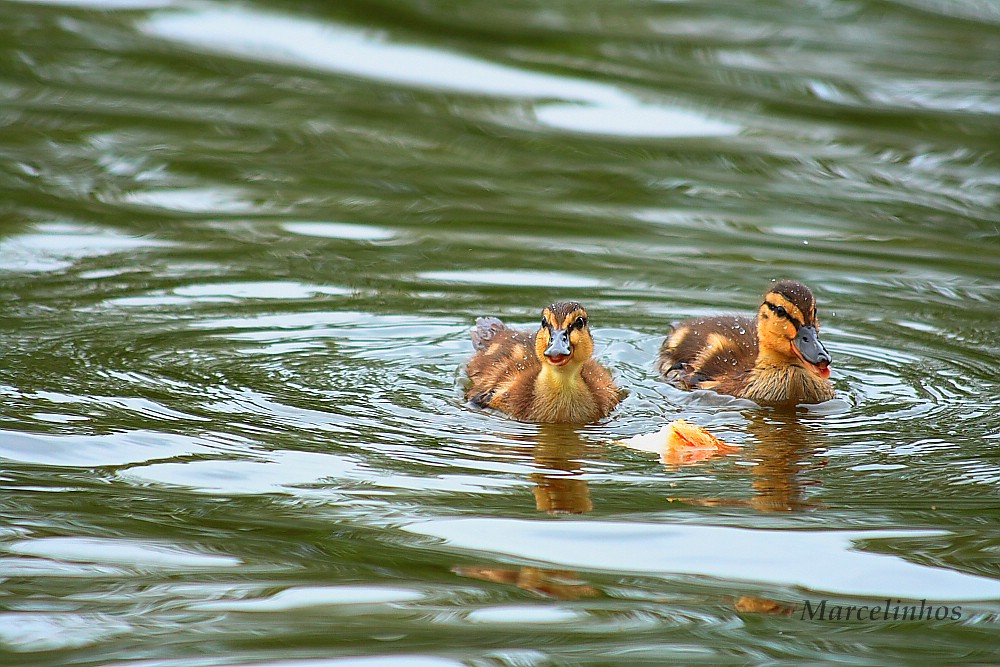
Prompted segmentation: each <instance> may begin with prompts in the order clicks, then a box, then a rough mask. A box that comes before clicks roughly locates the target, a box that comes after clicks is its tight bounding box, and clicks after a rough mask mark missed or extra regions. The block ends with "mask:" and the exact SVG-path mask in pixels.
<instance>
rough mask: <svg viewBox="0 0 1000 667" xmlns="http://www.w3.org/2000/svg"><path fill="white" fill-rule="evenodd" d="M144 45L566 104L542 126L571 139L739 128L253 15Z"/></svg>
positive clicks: (194, 14)
mask: <svg viewBox="0 0 1000 667" xmlns="http://www.w3.org/2000/svg"><path fill="white" fill-rule="evenodd" d="M139 29H140V30H141V31H142V32H144V33H146V34H147V35H150V36H153V37H160V38H162V39H167V40H171V41H175V42H181V43H184V44H188V45H191V46H193V47H195V48H198V49H204V50H207V51H212V52H216V53H225V54H228V55H233V56H237V57H240V58H247V59H250V60H255V61H264V62H270V63H275V64H282V65H291V66H297V67H308V68H313V69H320V70H325V71H331V72H337V73H341V74H347V75H350V76H355V77H360V78H363V79H371V80H375V81H382V82H386V83H391V84H398V85H404V86H409V87H416V88H426V89H431V90H441V91H448V92H456V93H462V94H470V95H487V96H493V97H507V98H522V99H523V98H527V99H532V100H540V101H541V100H562V101H567V102H575V103H576V104H572V105H567V104H549V105H544V104H543V105H540V106H539V107H538V108H537V109H536V118H537V119H538V121H539V122H541V123H543V124H545V125H549V126H551V127H555V128H559V129H563V130H569V131H574V132H585V133H599V134H609V135H623V136H653V137H676V136H696V135H697V136H706V135H732V134H737V133H738V132H739V131H740V127H739V126H738V125H735V124H731V123H726V122H722V121H714V120H709V119H707V118H705V117H703V116H701V115H699V114H697V113H694V112H688V111H681V110H677V109H667V108H664V107H659V106H654V105H651V104H648V103H644V102H641V101H639V100H638V99H636V98H635V97H633V96H632V95H629V94H627V93H625V92H623V91H621V90H619V89H618V88H617V87H615V86H612V85H609V84H605V83H600V82H594V81H586V80H583V79H573V78H569V77H562V76H555V75H552V74H545V73H540V72H532V71H528V70H523V69H518V68H516V67H511V66H508V65H500V64H496V63H491V62H488V61H485V60H480V59H478V58H473V57H471V56H466V55H463V54H458V53H450V52H447V51H442V50H438V49H432V48H429V47H425V46H417V45H411V44H397V43H393V42H390V41H388V39H387V38H386V36H385V35H384V34H383V33H380V32H375V31H362V30H357V29H353V28H348V27H345V26H340V25H335V24H331V23H320V22H319V21H318V20H305V19H299V18H294V17H290V16H283V15H279V14H270V13H263V12H254V11H250V10H246V9H222V10H205V11H190V12H164V13H159V14H155V15H153V16H152V17H150V18H149V19H147V20H146V21H144V22H142V23H141V24H140V25H139Z"/></svg>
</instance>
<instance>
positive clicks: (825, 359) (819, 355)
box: [792, 327, 832, 379]
mask: <svg viewBox="0 0 1000 667" xmlns="http://www.w3.org/2000/svg"><path fill="white" fill-rule="evenodd" d="M792 349H793V350H795V354H797V355H798V357H799V359H801V360H802V361H804V362H805V364H806V368H808V369H809V370H811V371H812V372H813V373H815V374H816V375H819V376H820V377H821V378H824V379H826V378H828V377H830V362H831V361H832V359H831V358H830V353H829V352H827V351H826V348H825V347H823V343H822V342H820V340H819V333H818V332H817V331H816V327H799V331H798V334H797V335H796V336H795V338H794V339H792Z"/></svg>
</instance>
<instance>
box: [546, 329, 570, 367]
mask: <svg viewBox="0 0 1000 667" xmlns="http://www.w3.org/2000/svg"><path fill="white" fill-rule="evenodd" d="M543 354H544V355H545V356H546V357H547V358H548V360H549V363H550V364H553V365H555V366H564V365H566V364H568V363H569V360H570V357H572V356H573V348H572V347H570V345H569V331H567V330H566V329H555V330H554V331H553V332H552V340H551V341H549V346H548V347H547V348H545V352H544V353H543Z"/></svg>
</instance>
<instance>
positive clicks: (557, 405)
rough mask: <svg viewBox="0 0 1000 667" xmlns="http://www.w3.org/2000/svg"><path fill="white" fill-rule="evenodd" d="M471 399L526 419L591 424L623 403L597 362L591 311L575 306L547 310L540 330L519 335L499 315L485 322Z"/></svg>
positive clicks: (480, 325)
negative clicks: (589, 313) (588, 312)
mask: <svg viewBox="0 0 1000 667" xmlns="http://www.w3.org/2000/svg"><path fill="white" fill-rule="evenodd" d="M472 342H473V346H474V347H475V349H476V355H475V356H474V357H473V358H472V360H471V361H470V362H469V366H468V374H469V380H470V384H469V387H468V389H467V390H466V392H465V397H466V399H467V400H469V401H472V402H473V403H475V404H476V405H479V406H480V407H491V408H495V409H497V410H502V411H503V412H506V413H508V414H510V415H511V416H513V417H514V418H515V419H519V420H521V421H532V422H568V423H589V422H595V421H598V420H600V419H603V418H604V417H607V416H608V414H609V413H610V412H611V410H613V409H614V408H615V406H616V405H618V402H619V401H620V400H621V395H620V392H619V390H618V388H617V387H616V386H615V383H614V380H613V379H612V378H611V374H610V373H609V372H608V371H607V369H605V368H604V367H603V366H601V365H600V364H598V363H597V362H596V361H594V360H593V359H592V355H593V352H594V339H593V337H592V336H591V333H590V324H589V320H588V318H587V311H586V310H584V308H583V306H581V305H580V304H578V303H575V302H560V303H554V304H552V305H551V306H549V307H547V308H545V309H544V310H543V311H542V324H541V327H540V328H539V329H538V331H536V332H534V333H532V332H530V331H517V330H514V329H511V328H509V327H507V325H505V324H504V323H503V322H501V321H500V320H498V319H497V318H495V317H488V318H482V317H481V318H479V319H477V320H476V328H475V330H473V332H472Z"/></svg>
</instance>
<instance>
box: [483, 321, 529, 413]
mask: <svg viewBox="0 0 1000 667" xmlns="http://www.w3.org/2000/svg"><path fill="white" fill-rule="evenodd" d="M471 335H472V346H473V348H475V350H476V355H475V356H474V357H473V358H472V360H471V361H469V366H468V369H467V372H468V375H469V380H470V383H469V386H468V388H467V389H466V391H465V399H466V400H467V401H471V402H472V403H474V404H475V405H478V406H479V407H483V408H485V407H496V408H498V409H502V410H505V411H506V412H510V410H509V409H505V407H503V406H506V405H507V404H508V403H510V400H509V399H508V394H510V392H511V390H514V394H515V396H518V395H520V396H524V395H526V394H530V392H531V389H532V388H533V386H534V381H535V378H536V377H537V376H538V373H539V371H540V370H541V363H540V362H539V360H538V357H537V356H535V334H534V333H532V332H529V331H518V330H516V329H511V328H510V327H508V326H507V325H506V324H504V323H503V322H502V321H500V320H499V319H497V318H495V317H480V318H477V319H476V328H475V329H473V330H472V334H471ZM515 416H517V415H515Z"/></svg>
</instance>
